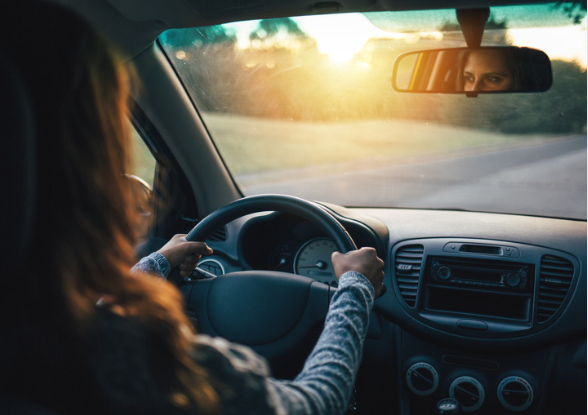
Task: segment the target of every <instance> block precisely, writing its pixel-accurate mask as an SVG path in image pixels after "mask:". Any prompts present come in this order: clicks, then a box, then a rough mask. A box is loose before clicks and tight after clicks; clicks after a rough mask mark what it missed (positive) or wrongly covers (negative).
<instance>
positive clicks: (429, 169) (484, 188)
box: [237, 135, 587, 219]
mask: <svg viewBox="0 0 588 415" xmlns="http://www.w3.org/2000/svg"><path fill="white" fill-rule="evenodd" d="M586 177H587V166H586V135H576V136H573V137H569V138H566V139H561V140H557V141H554V142H547V143H540V144H537V143H534V144H532V145H530V146H526V147H517V148H510V149H501V150H493V151H488V150H486V151H485V152H481V153H475V154H460V155H452V154H445V155H444V156H443V157H442V158H436V159H435V158H434V159H428V160H424V161H418V160H408V161H407V160H403V161H399V160H396V161H391V162H390V163H388V164H385V165H382V163H379V164H378V165H377V166H375V167H368V168H366V166H365V164H363V165H361V166H360V165H358V166H355V167H349V168H348V169H346V171H344V172H341V171H339V172H337V174H329V173H326V172H325V170H323V169H317V170H316V171H314V172H313V171H312V170H308V169H306V170H304V171H299V172H296V171H293V172H290V174H289V175H283V174H282V175H280V176H279V177H277V176H272V175H267V176H266V177H264V176H262V175H260V176H259V177H258V179H260V181H264V182H265V183H264V184H258V185H251V186H248V187H244V188H243V190H244V192H245V193H246V194H247V195H251V194H259V193H282V194H291V195H296V196H300V197H304V198H307V199H312V200H321V201H326V202H331V203H337V204H341V205H344V206H394V207H417V208H448V209H452V208H459V209H466V210H477V211H491V212H508V213H524V214H531V215H541V216H556V217H573V218H582V219H585V218H586V210H587V209H586V206H587V202H586ZM237 182H239V180H238V179H237Z"/></svg>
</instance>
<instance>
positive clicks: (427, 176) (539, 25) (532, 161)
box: [159, 3, 587, 219]
mask: <svg viewBox="0 0 588 415" xmlns="http://www.w3.org/2000/svg"><path fill="white" fill-rule="evenodd" d="M159 42H160V44H161V46H162V48H163V50H164V51H165V52H166V53H167V55H168V56H169V58H170V61H171V62H172V64H173V65H174V66H175V68H176V70H177V72H178V74H179V76H180V77H181V78H182V81H183V83H184V85H185V87H186V89H187V90H188V92H189V94H190V95H191V97H192V99H193V102H194V103H195V105H196V106H197V107H198V110H199V111H200V114H201V115H202V118H203V120H204V122H205V124H206V126H207V128H208V130H209V132H210V134H211V136H212V138H213V139H214V141H215V143H216V146H217V148H218V149H219V152H220V153H221V156H222V157H223V159H224V160H225V162H226V164H227V166H228V168H229V170H230V171H231V173H232V175H233V177H234V178H235V181H236V183H237V184H238V186H239V187H240V188H241V190H242V192H243V193H244V194H245V195H254V194H260V193H282V194H291V195H295V196H299V197H303V198H307V199H312V200H320V201H324V202H330V203H336V204H341V205H344V206H370V207H410V208H442V209H465V210H475V211H491V212H504V213H521V214H530V215H542V216H555V217H569V218H580V219H585V218H586V88H587V87H586V48H587V46H586V13H585V11H584V10H582V8H581V7H573V6H567V5H565V4H560V3H558V4H554V5H541V6H517V7H497V8H492V9H491V14H490V18H489V20H488V23H487V24H486V29H485V32H484V36H483V39H482V45H484V46H493V45H514V46H527V47H533V48H537V49H541V50H543V51H545V52H546V53H547V55H548V56H549V57H550V59H551V64H552V70H553V86H552V87H551V89H550V90H549V91H547V92H542V93H508V94H496V95H479V96H478V97H475V98H472V97H466V96H465V95H455V94H454V95H449V94H436V93H402V92H397V91H395V90H394V89H393V88H392V86H391V76H392V72H393V66H394V61H395V59H396V58H397V57H398V56H399V55H400V54H402V53H405V52H409V51H414V50H421V49H439V48H448V47H463V46H466V44H465V40H464V37H463V35H462V33H461V31H460V29H459V25H458V23H457V19H456V17H455V11H452V10H439V11H413V12H387V13H371V14H370V13H364V14H343V15H321V16H311V17H293V18H283V19H272V20H261V21H247V22H238V23H232V24H226V25H218V26H212V27H201V28H190V29H181V30H170V31H167V32H165V33H163V34H162V35H161V36H160V38H159Z"/></svg>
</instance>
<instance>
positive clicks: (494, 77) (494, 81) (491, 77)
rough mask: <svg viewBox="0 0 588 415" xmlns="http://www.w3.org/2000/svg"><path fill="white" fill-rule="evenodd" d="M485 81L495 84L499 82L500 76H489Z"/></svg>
mask: <svg viewBox="0 0 588 415" xmlns="http://www.w3.org/2000/svg"><path fill="white" fill-rule="evenodd" d="M486 81H487V82H490V83H492V84H495V83H497V82H500V78H499V77H498V76H489V77H487V78H486Z"/></svg>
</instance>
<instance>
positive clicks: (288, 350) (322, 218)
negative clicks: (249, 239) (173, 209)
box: [180, 195, 356, 370]
mask: <svg viewBox="0 0 588 415" xmlns="http://www.w3.org/2000/svg"><path fill="white" fill-rule="evenodd" d="M265 211H280V212H286V213H291V214H294V215H298V216H300V217H301V218H303V219H306V220H309V221H311V222H312V223H314V224H316V225H317V226H319V227H320V228H321V229H322V230H323V231H324V232H325V233H326V234H327V235H328V236H329V237H331V238H332V239H333V241H334V243H335V245H336V246H337V249H338V250H339V251H340V252H343V253H345V252H348V251H350V250H354V249H356V246H355V243H354V242H353V239H352V238H351V236H349V234H348V233H347V231H346V230H345V228H343V226H342V225H341V224H340V223H339V222H338V221H337V219H336V218H335V217H334V216H333V215H332V214H330V213H329V212H328V211H327V210H326V209H324V208H323V207H321V206H320V205H318V204H316V203H313V202H310V201H307V200H304V199H301V198H297V197H293V196H284V195H260V196H250V197H245V198H242V199H239V200H237V201H235V202H232V203H229V204H228V205H226V206H224V207H222V208H220V209H218V210H216V211H215V212H213V213H211V214H210V215H208V216H207V217H206V218H204V219H203V220H202V221H200V222H199V223H198V224H197V225H196V226H195V227H194V228H193V229H192V230H191V231H190V232H189V233H188V235H187V236H186V239H188V240H189V241H204V240H206V239H207V238H208V237H209V236H210V235H211V234H212V233H213V232H214V231H216V230H217V229H218V228H219V227H220V226H222V225H224V224H226V223H228V222H231V221H232V220H235V219H237V218H239V217H242V216H244V215H247V214H251V213H256V212H265ZM180 290H181V291H182V292H183V294H184V296H185V298H186V305H187V310H188V314H189V315H192V316H193V317H194V318H195V319H196V320H197V321H198V327H199V332H201V333H204V334H208V335H211V336H220V337H224V338H226V339H227V340H229V341H233V342H236V343H240V344H245V345H248V346H250V347H251V348H253V349H254V350H255V351H256V352H258V353H259V354H261V355H262V356H264V357H265V358H266V359H267V360H268V361H269V362H270V364H272V366H273V367H274V370H275V368H276V366H280V365H282V364H284V362H287V361H289V360H292V359H293V358H294V357H296V355H297V354H298V355H300V354H301V353H307V352H309V351H310V348H309V345H310V344H314V342H315V341H316V338H317V336H318V334H319V333H320V331H321V329H322V324H323V322H324V318H325V316H326V314H327V311H328V307H329V302H330V298H331V296H332V294H333V293H334V290H335V288H333V287H331V286H329V285H326V284H323V283H320V282H317V281H315V280H312V279H310V278H307V277H303V276H300V275H295V274H288V273H283V272H275V271H240V272H233V273H229V274H225V275H222V276H220V277H217V278H212V279H202V280H195V281H191V282H189V283H186V284H182V285H181V286H180ZM299 357H300V356H299ZM304 357H305V356H304Z"/></svg>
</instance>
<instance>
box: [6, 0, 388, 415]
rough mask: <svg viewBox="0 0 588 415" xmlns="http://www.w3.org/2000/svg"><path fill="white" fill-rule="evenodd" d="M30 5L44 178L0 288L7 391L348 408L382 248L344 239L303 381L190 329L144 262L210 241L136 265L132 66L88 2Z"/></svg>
mask: <svg viewBox="0 0 588 415" xmlns="http://www.w3.org/2000/svg"><path fill="white" fill-rule="evenodd" d="M20 6H21V7H22V10H21V11H22V14H18V13H17V14H16V18H14V17H15V15H12V16H11V17H9V18H8V21H9V22H12V23H14V22H16V23H17V25H16V27H14V26H12V28H13V30H8V31H6V34H5V36H4V40H5V44H6V45H8V46H7V47H8V48H9V53H10V55H11V57H12V58H13V60H14V62H16V63H17V66H18V69H19V71H20V73H21V75H22V77H23V79H24V80H25V83H26V85H27V87H28V91H29V93H30V96H31V100H32V103H33V106H34V110H35V121H36V131H37V153H38V155H37V162H36V164H37V171H38V173H37V184H38V189H39V190H38V194H37V205H36V216H35V221H34V235H33V244H32V248H31V249H30V250H29V253H28V256H27V258H26V260H25V264H27V266H23V267H22V272H21V273H20V275H18V276H15V277H13V278H7V279H6V281H5V287H4V290H3V291H2V293H1V294H0V295H1V296H2V298H0V307H1V309H2V320H3V340H2V347H3V348H4V350H3V353H2V355H3V356H4V357H5V359H4V361H3V362H2V367H1V369H2V370H0V373H1V375H0V376H1V381H2V384H3V385H7V386H6V387H5V389H4V392H5V394H8V395H9V396H14V397H18V398H22V399H24V400H26V401H29V402H33V403H35V404H37V405H40V406H41V407H45V408H49V409H51V410H53V411H54V412H55V413H57V414H81V413H84V414H88V413H89V414H93V413H96V414H98V413H100V414H104V413H108V414H119V413H120V414H152V413H153V414H155V413H166V414H170V413H199V414H221V413H223V414H224V413H226V414H240V415H245V414H248V413H251V414H263V413H278V414H282V413H283V414H285V413H288V414H295V413H317V414H318V413H325V414H329V415H330V414H336V413H343V412H344V411H345V409H346V404H347V402H348V400H349V397H350V394H351V388H352V385H353V382H354V378H355V374H356V372H357V368H358V365H359V360H360V357H361V350H362V349H361V348H362V342H363V338H364V337H365V333H366V330H367V318H368V313H369V310H370V308H371V306H372V304H373V300H374V298H375V296H376V295H377V294H379V293H380V291H381V290H382V278H383V272H382V267H383V263H382V261H381V260H379V259H378V258H377V256H376V254H375V251H374V250H373V249H362V250H359V251H353V252H350V253H348V254H345V255H341V254H337V253H336V254H334V255H333V258H332V260H333V265H334V267H335V272H336V274H337V276H338V277H340V285H339V287H340V288H339V290H338V292H337V294H336V295H335V296H334V298H333V301H332V306H331V309H330V311H329V314H328V316H327V321H326V324H325V330H324V332H323V334H322V336H321V338H320V339H319V341H318V343H317V346H316V347H315V349H314V351H313V353H312V355H311V356H310V357H309V359H308V360H307V362H306V365H305V368H304V369H303V371H302V372H301V374H300V375H299V376H298V377H297V378H296V379H295V380H294V381H277V380H275V379H273V378H271V377H270V376H269V371H268V368H267V364H266V363H265V362H264V361H263V360H262V359H260V358H259V357H258V356H256V355H255V354H254V353H253V352H252V351H251V350H250V349H248V348H246V347H242V346H238V345H234V344H231V343H228V342H226V341H224V340H222V339H211V338H209V337H206V336H197V335H194V334H193V333H191V332H190V330H189V329H188V327H190V325H189V323H188V321H187V319H186V317H185V316H184V313H183V310H182V299H181V295H180V294H179V292H178V291H177V289H176V288H175V287H174V286H173V285H171V284H169V283H168V282H166V281H165V280H164V279H162V278H150V277H148V276H144V275H139V273H140V272H142V271H143V272H147V273H155V274H158V275H160V276H163V277H165V276H166V273H167V272H169V269H171V268H173V267H176V266H179V267H180V271H181V272H183V273H190V272H191V271H192V269H193V268H194V265H195V264H196V262H197V261H198V259H199V258H200V256H201V255H207V254H209V253H210V252H211V251H210V249H209V248H208V247H207V246H206V245H205V244H203V243H200V242H186V241H185V239H184V238H183V236H182V235H177V236H176V237H174V238H172V240H171V241H170V242H169V243H168V244H166V245H165V246H164V247H163V248H162V249H161V250H160V251H159V252H158V253H156V254H153V255H151V256H150V257H148V258H145V259H143V260H142V261H141V262H140V263H139V264H137V265H136V266H135V268H134V269H133V271H130V268H131V267H132V265H133V263H134V262H135V258H134V252H133V246H134V240H133V234H134V232H133V229H134V223H133V219H132V218H133V214H134V213H133V210H132V204H131V203H129V201H128V200H127V197H128V194H129V193H130V192H129V191H128V188H127V186H128V181H127V180H125V179H124V177H123V174H124V173H125V172H126V167H127V165H129V154H130V153H129V144H130V141H129V131H128V123H127V119H126V115H127V98H128V90H129V83H130V76H129V75H128V73H127V72H126V71H125V70H124V69H123V66H122V64H121V60H120V59H119V58H117V57H116V54H115V53H113V52H112V50H111V49H110V47H109V46H108V45H107V44H106V43H105V42H104V41H103V40H102V39H101V38H100V37H99V36H97V35H96V34H95V33H94V32H93V31H92V30H91V29H90V27H89V26H88V25H87V24H86V23H85V22H84V21H83V20H81V19H80V18H79V17H77V16H76V15H75V14H73V13H71V12H68V11H66V10H63V9H61V8H59V7H57V6H54V5H49V4H43V3H38V4H37V3H35V4H34V7H32V6H33V4H32V3H29V2H27V3H26V4H25V5H22V4H21V5H20ZM25 12H26V13H25ZM5 17H6V15H5ZM3 28H4V29H6V28H7V26H6V25H5V26H4V27H3ZM374 287H376V288H375V289H374Z"/></svg>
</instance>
